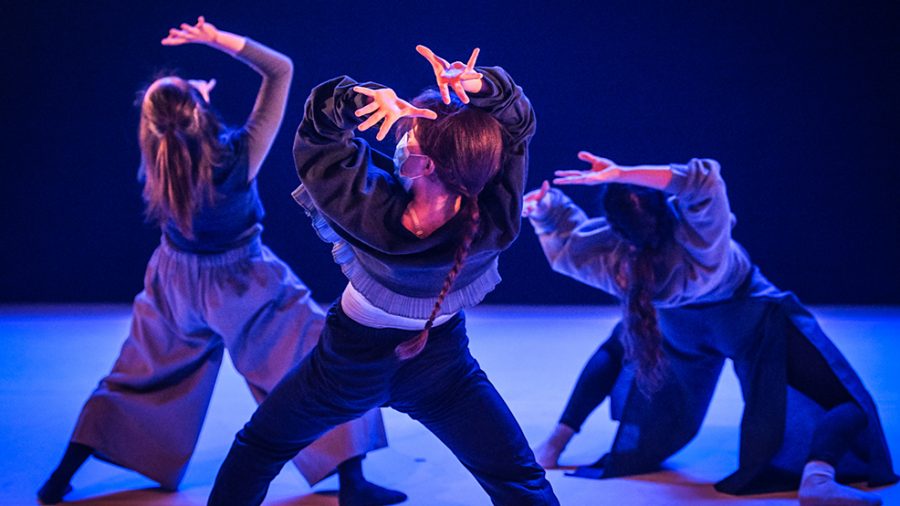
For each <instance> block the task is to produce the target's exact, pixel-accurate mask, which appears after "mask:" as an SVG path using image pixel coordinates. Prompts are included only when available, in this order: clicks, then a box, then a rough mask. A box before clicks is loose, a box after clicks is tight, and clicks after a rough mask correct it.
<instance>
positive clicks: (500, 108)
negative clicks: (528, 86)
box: [467, 67, 536, 244]
mask: <svg viewBox="0 0 900 506" xmlns="http://www.w3.org/2000/svg"><path fill="white" fill-rule="evenodd" d="M476 70H477V71H478V73H479V74H481V75H482V76H483V78H482V79H480V80H479V81H480V82H481V83H482V86H481V88H480V89H479V90H478V92H472V93H471V94H470V95H469V98H470V102H469V105H470V106H472V107H476V108H479V109H482V110H484V111H485V112H487V113H488V114H490V115H491V116H493V117H494V119H496V120H497V122H498V123H499V124H500V127H501V129H502V132H503V158H502V159H503V162H502V163H503V166H502V167H501V168H500V172H499V173H498V174H497V177H496V178H494V180H493V181H492V182H490V183H488V184H487V185H486V186H485V188H484V190H483V192H482V196H483V197H482V198H481V199H479V202H483V203H484V206H485V208H486V209H487V210H488V213H487V215H488V219H490V220H491V221H492V229H493V233H496V234H499V235H500V236H501V237H500V238H499V243H500V244H509V243H511V242H512V241H513V240H514V239H515V238H516V236H517V235H518V233H519V230H520V229H521V225H522V219H521V214H522V194H523V193H524V192H525V180H526V179H527V177H528V144H529V142H530V141H531V137H532V136H533V135H534V131H535V126H536V121H535V116H534V110H533V109H532V107H531V102H530V101H529V100H528V98H527V97H526V96H525V94H524V93H523V92H522V88H521V87H519V86H518V85H516V83H515V82H514V81H513V79H512V77H510V75H509V74H507V73H506V71H505V70H503V69H502V68H500V67H480V68H476ZM467 82H469V81H467Z"/></svg>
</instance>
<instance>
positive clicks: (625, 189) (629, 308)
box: [602, 184, 675, 396]
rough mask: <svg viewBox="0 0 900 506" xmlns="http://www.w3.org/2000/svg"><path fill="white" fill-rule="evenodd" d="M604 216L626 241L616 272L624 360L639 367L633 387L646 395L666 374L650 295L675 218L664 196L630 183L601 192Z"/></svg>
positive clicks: (607, 187) (659, 332) (660, 382)
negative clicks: (659, 260) (619, 297)
mask: <svg viewBox="0 0 900 506" xmlns="http://www.w3.org/2000/svg"><path fill="white" fill-rule="evenodd" d="M602 202H603V208H604V210H605V213H606V219H607V221H608V222H609V224H610V226H611V227H612V228H613V230H615V231H616V233H618V234H619V235H620V236H621V237H622V239H624V240H625V242H626V243H628V245H629V251H628V253H627V255H626V257H625V258H623V259H622V263H621V264H620V267H619V269H620V272H617V273H616V282H617V284H618V285H619V286H620V287H621V288H622V292H623V294H624V296H623V300H622V310H623V320H624V323H625V334H624V336H623V339H624V342H623V343H622V345H623V346H624V348H625V359H626V361H629V362H632V363H634V364H636V365H637V386H638V388H639V389H640V390H641V392H643V393H644V394H645V395H647V396H649V395H652V394H653V393H655V392H656V391H657V390H658V389H659V387H660V386H661V385H662V382H663V379H664V377H665V360H664V357H663V352H662V342H663V336H662V332H661V331H660V329H659V320H658V317H657V313H656V307H655V306H654V305H653V296H654V295H655V293H656V272H655V269H656V266H657V263H658V259H659V258H660V252H661V249H662V247H663V246H664V245H665V244H666V242H667V241H668V240H669V239H670V238H671V237H672V233H673V229H674V223H675V221H674V216H673V215H672V212H671V210H670V209H669V207H668V203H667V201H666V196H665V194H664V193H663V192H661V191H659V190H653V189H650V188H644V187H640V186H633V185H623V184H609V185H606V188H605V189H604V194H603V200H602Z"/></svg>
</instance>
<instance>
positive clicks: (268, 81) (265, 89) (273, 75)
mask: <svg viewBox="0 0 900 506" xmlns="http://www.w3.org/2000/svg"><path fill="white" fill-rule="evenodd" d="M235 57H236V58H237V59H238V60H240V61H242V62H243V63H246V64H247V65H249V66H250V67H251V68H253V70H255V71H256V72H257V73H259V74H260V75H261V76H262V84H260V87H259V92H257V94H256V102H255V103H254V105H253V110H252V111H251V113H250V116H249V117H248V118H247V122H246V123H244V130H245V131H246V132H247V138H248V157H249V161H250V167H249V173H250V175H251V178H252V176H253V175H255V174H256V173H257V172H258V171H259V167H260V166H261V165H262V162H263V160H265V158H266V155H268V154H269V149H270V148H271V147H272V142H273V141H274V140H275V134H277V133H278V128H279V127H280V126H281V120H282V119H283V118H284V110H285V107H286V105H287V99H288V92H289V91H290V87H291V79H292V77H293V74H294V65H293V63H292V62H291V59H290V58H288V57H287V56H285V55H283V54H281V53H279V52H278V51H275V50H274V49H271V48H269V47H266V46H264V45H262V44H260V43H258V42H256V41H254V40H252V39H249V38H248V39H247V42H246V44H245V45H244V47H243V49H241V51H240V52H238V54H237V55H235Z"/></svg>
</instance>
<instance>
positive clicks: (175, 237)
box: [38, 17, 405, 505]
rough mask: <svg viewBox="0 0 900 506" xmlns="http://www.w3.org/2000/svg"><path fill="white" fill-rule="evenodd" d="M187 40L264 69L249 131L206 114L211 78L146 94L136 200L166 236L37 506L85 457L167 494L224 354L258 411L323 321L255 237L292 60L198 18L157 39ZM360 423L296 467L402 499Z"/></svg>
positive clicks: (374, 432)
mask: <svg viewBox="0 0 900 506" xmlns="http://www.w3.org/2000/svg"><path fill="white" fill-rule="evenodd" d="M189 43H196V44H204V45H207V46H209V47H212V48H214V49H217V50H219V51H222V52H225V53H227V54H230V55H232V56H233V57H235V58H236V59H238V60H239V61H241V62H244V63H245V64H247V65H249V66H250V67H252V68H253V69H254V70H256V71H257V72H258V73H260V74H261V75H262V78H263V79H262V85H261V86H260V88H259V93H258V95H257V99H256V104H255V105H254V108H253V112H252V113H251V114H250V116H249V118H248V119H247V122H246V123H245V124H244V125H243V126H242V127H241V128H238V129H233V130H232V129H228V128H226V127H225V126H223V125H222V124H221V123H220V121H219V119H218V117H217V115H216V113H215V112H214V111H213V109H212V108H211V106H210V103H209V92H210V90H211V89H212V87H213V84H214V81H210V82H203V81H186V80H184V79H181V78H180V77H177V76H167V77H163V78H161V79H158V80H156V81H154V82H153V83H152V84H151V85H150V86H149V87H148V88H147V90H146V91H145V92H144V95H143V99H142V101H141V120H140V129H139V144H140V147H141V155H142V156H141V158H142V164H141V174H142V177H143V179H144V199H145V200H146V202H147V215H148V217H149V218H150V219H152V220H154V221H157V222H158V223H159V225H160V227H161V228H162V231H163V236H162V241H161V244H160V245H159V247H158V248H157V249H156V251H155V252H154V254H153V256H152V258H151V259H150V262H149V264H148V265H147V272H146V275H145V278H144V290H143V291H142V292H141V293H140V294H138V296H137V297H136V298H135V301H134V310H133V317H132V324H131V332H130V334H129V336H128V338H127V339H126V341H125V344H124V345H123V346H122V350H121V353H120V355H119V357H118V359H117V360H116V363H115V365H114V366H113V369H112V372H111V373H110V374H109V375H108V376H107V377H105V378H104V379H103V380H102V381H101V382H100V385H99V386H98V387H97V389H96V390H95V391H94V393H93V394H92V395H91V397H90V399H88V401H87V403H86V404H85V406H84V408H83V409H82V412H81V415H80V417H79V419H78V423H77V425H76V427H75V431H74V434H73V435H72V439H71V442H70V444H69V446H68V448H67V449H66V452H65V455H64V457H63V459H62V462H61V463H60V464H59V467H58V468H57V469H56V470H55V471H54V472H53V474H52V476H51V477H50V479H49V480H48V481H47V482H46V483H45V484H44V486H43V487H41V489H40V491H39V492H38V497H39V499H40V500H41V501H42V502H44V503H46V504H53V503H56V502H59V501H60V500H62V497H63V496H64V495H65V494H66V493H67V492H68V490H70V486H69V482H70V480H71V478H72V476H73V475H74V473H75V472H76V471H77V470H78V468H79V467H80V466H81V465H82V464H83V463H84V462H85V460H86V459H87V458H88V457H89V456H91V455H94V456H95V457H97V458H100V459H102V460H106V461H109V462H112V463H114V464H117V465H120V466H122V467H125V468H128V469H132V470H135V471H137V472H139V473H141V474H143V475H145V476H147V477H148V478H150V479H152V480H154V481H156V482H158V483H159V484H160V485H162V487H163V488H165V489H169V490H174V489H176V488H177V486H178V484H179V482H180V481H181V479H182V476H183V475H184V472H185V468H186V467H187V463H188V460H189V459H190V456H191V454H192V453H193V450H194V447H195V445H196V442H197V437H198V435H199V433H200V427H201V425H202V423H203V418H204V416H205V415H206V409H207V406H208V405H209V400H210V396H211V394H212V390H213V385H214V383H215V380H216V375H217V373H218V370H219V366H220V364H221V362H222V353H223V349H225V348H227V349H228V351H229V353H230V355H231V358H232V361H233V362H234V366H235V368H236V369H237V370H238V372H239V373H240V374H241V375H243V376H244V378H245V379H246V381H247V384H248V385H249V387H250V391H251V393H252V394H253V397H254V398H255V399H256V400H257V402H260V401H262V399H264V398H265V396H266V395H267V393H268V392H269V391H270V390H271V389H272V388H273V387H274V386H275V384H276V383H277V382H278V380H279V379H281V377H282V376H283V375H284V374H285V373H286V372H287V371H288V370H289V369H290V368H291V367H292V366H293V365H294V364H296V363H298V362H299V361H300V359H301V358H302V357H303V356H304V355H305V354H306V353H308V352H309V350H310V349H312V347H313V346H314V344H315V342H316V341H317V339H318V336H319V333H320V331H321V329H322V327H323V324H324V313H323V312H322V310H321V309H320V308H319V306H318V305H317V304H316V303H315V302H314V301H313V299H312V296H311V293H310V291H309V289H308V288H307V287H306V286H305V285H304V284H303V283H302V282H301V281H300V280H299V279H298V278H297V276H295V275H294V273H293V272H292V271H291V270H290V268H289V267H288V266H287V265H285V264H284V263H283V262H282V261H281V260H280V259H279V258H278V257H276V256H275V254H274V253H272V252H271V251H270V250H269V249H268V248H267V247H266V246H264V245H263V244H262V242H261V240H260V233H261V231H262V226H261V225H260V220H261V219H262V217H263V209H262V206H261V204H260V200H259V196H258V194H257V189H256V175H257V173H258V172H259V169H260V166H261V164H262V162H263V160H264V159H265V157H266V154H267V153H268V151H269V148H270V146H271V145H272V141H273V139H274V138H275V134H276V132H277V131H278V127H279V125H280V123H281V120H282V117H283V115H284V109H285V104H286V102H287V96H288V90H289V88H290V83H291V77H292V73H293V66H292V63H291V60H290V59H289V58H288V57H286V56H284V55H282V54H280V53H277V52H275V51H273V50H272V49H269V48H267V47H265V46H263V45H262V44H259V43H257V42H254V41H253V40H250V39H247V38H245V37H242V36H238V35H235V34H233V33H229V32H226V31H222V30H217V29H216V28H215V27H214V26H213V25H212V24H210V23H207V22H205V20H204V19H203V18H202V17H201V18H199V19H198V21H197V23H196V24H195V25H188V24H182V25H181V27H180V29H174V28H173V29H171V30H170V31H169V35H168V36H167V37H166V38H165V39H163V40H162V44H163V45H166V46H177V45H181V44H189ZM376 408H377V407H376ZM359 415H361V418H360V419H359V420H355V421H352V422H349V423H348V424H346V425H342V426H340V427H338V428H336V429H335V430H334V431H333V432H330V433H328V434H326V435H324V436H323V437H322V438H321V439H319V440H318V441H316V442H315V443H314V444H313V445H312V446H310V447H309V448H308V449H307V450H305V451H304V452H303V453H301V454H300V455H299V456H298V457H297V459H296V460H295V463H296V464H297V467H298V468H299V469H300V472H301V473H302V474H303V475H304V476H305V477H306V479H307V480H308V481H309V482H310V483H311V484H312V483H315V482H317V481H319V480H321V479H322V478H324V477H325V476H326V475H328V474H329V473H331V472H332V471H334V469H335V467H337V469H338V473H339V476H340V499H341V504H342V505H345V504H392V503H395V502H399V501H402V500H404V499H405V496H404V495H403V494H401V493H399V492H395V491H391V490H387V489H382V488H381V487H378V486H376V485H374V484H372V483H369V482H367V481H366V480H365V478H363V475H362V469H361V461H362V458H363V456H364V455H365V453H366V452H367V451H370V450H374V449H377V448H382V447H384V446H385V445H386V440H385V435H384V426H383V423H382V420H381V414H380V412H379V411H378V410H377V409H373V410H371V411H369V412H365V413H364V412H360V413H359Z"/></svg>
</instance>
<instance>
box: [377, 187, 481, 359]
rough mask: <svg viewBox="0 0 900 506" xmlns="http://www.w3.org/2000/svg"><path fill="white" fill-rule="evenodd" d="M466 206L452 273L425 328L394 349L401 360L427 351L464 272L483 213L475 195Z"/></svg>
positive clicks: (445, 281)
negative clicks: (436, 323) (443, 307)
mask: <svg viewBox="0 0 900 506" xmlns="http://www.w3.org/2000/svg"><path fill="white" fill-rule="evenodd" d="M466 206H467V212H468V214H469V226H468V227H467V228H466V230H465V233H464V235H463V238H462V241H461V242H460V244H459V246H457V248H456V254H455V255H454V259H453V267H451V268H450V272H448V273H447V277H446V278H444V286H443V287H441V292H440V293H439V294H438V297H437V300H436V301H435V302H434V308H433V309H432V310H431V315H430V316H429V317H428V321H427V322H425V328H424V329H422V331H421V332H419V334H418V335H416V337H414V338H412V339H410V340H408V341H404V342H402V343H400V344H399V345H397V347H396V348H395V349H394V353H396V355H397V357H398V358H400V360H409V359H411V358H413V357H415V356H416V355H418V354H419V353H421V352H422V350H423V349H425V345H426V344H427V343H428V334H429V332H430V331H431V327H432V326H433V325H434V319H435V318H437V315H438V312H439V311H440V310H441V305H442V304H443V303H444V299H445V298H446V297H447V294H448V293H449V292H450V288H451V287H452V286H453V282H454V281H455V280H456V276H457V275H458V274H459V271H460V270H462V267H463V264H464V263H465V261H466V257H467V256H469V248H471V246H472V242H473V241H474V240H475V235H476V234H477V233H478V226H479V225H480V223H481V212H480V211H479V209H478V196H477V195H475V196H473V197H470V198H469V199H468V203H467V204H466Z"/></svg>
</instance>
